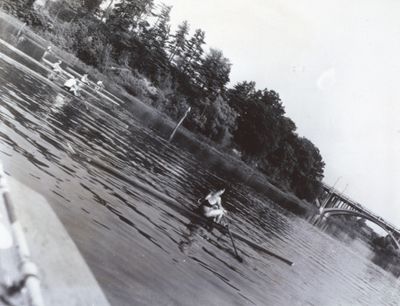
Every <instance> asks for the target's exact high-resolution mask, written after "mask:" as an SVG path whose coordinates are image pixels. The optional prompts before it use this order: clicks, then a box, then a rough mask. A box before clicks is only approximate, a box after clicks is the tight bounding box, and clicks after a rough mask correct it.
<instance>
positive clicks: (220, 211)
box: [199, 189, 226, 223]
mask: <svg viewBox="0 0 400 306" xmlns="http://www.w3.org/2000/svg"><path fill="white" fill-rule="evenodd" d="M224 192H225V189H221V190H218V191H215V192H210V193H209V194H208V195H207V196H206V197H205V198H204V199H203V200H202V201H201V205H200V207H199V208H200V212H201V213H202V214H203V216H204V217H206V218H212V219H213V221H214V222H216V223H220V222H221V219H222V217H223V216H224V215H225V214H226V210H225V209H224V208H223V207H222V203H221V202H222V201H221V195H222V194H223V193H224Z"/></svg>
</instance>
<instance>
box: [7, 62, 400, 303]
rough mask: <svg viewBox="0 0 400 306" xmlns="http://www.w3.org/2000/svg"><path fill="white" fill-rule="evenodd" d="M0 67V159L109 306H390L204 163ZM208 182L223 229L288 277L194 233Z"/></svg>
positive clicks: (286, 217) (392, 299)
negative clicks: (37, 202) (34, 193)
mask: <svg viewBox="0 0 400 306" xmlns="http://www.w3.org/2000/svg"><path fill="white" fill-rule="evenodd" d="M0 66H1V67H2V69H1V71H0V82H1V84H2V86H1V87H0V99H1V104H0V120H1V126H0V158H1V160H2V161H3V162H4V164H5V168H6V170H7V172H8V173H10V174H11V175H13V176H15V177H16V178H18V179H19V180H21V181H22V182H24V183H26V184H28V185H30V186H32V187H33V188H34V189H36V190H38V191H40V192H41V193H43V194H44V195H45V196H46V197H47V198H48V200H49V202H50V203H51V204H52V206H53V208H54V209H55V211H56V213H57V214H58V216H59V217H60V219H61V221H62V222H63V223H64V225H65V226H66V228H67V230H68V231H69V233H70V235H71V237H72V238H73V239H74V241H75V242H76V244H77V246H78V247H79V249H80V250H81V252H82V254H83V255H84V257H85V259H86V260H87V262H88V264H89V266H90V267H91V269H92V271H93V272H94V274H95V276H96V277H97V279H98V281H99V283H100V285H101V286H102V287H103V288H104V290H105V293H106V295H107V297H108V298H109V299H110V301H111V303H112V304H113V305H398V301H399V300H400V293H399V292H400V291H399V290H398V289H399V282H398V280H396V279H395V278H393V277H392V276H391V275H390V274H388V273H386V272H384V271H383V270H381V269H380V268H378V267H376V266H375V265H374V264H372V263H371V262H370V261H368V260H367V259H366V258H364V257H362V256H360V255H359V254H358V253H357V252H355V251H353V250H351V249H349V248H347V247H345V246H344V245H342V244H340V243H338V242H337V241H336V240H334V239H332V238H330V237H329V236H327V235H325V234H323V233H321V232H319V231H317V230H316V229H315V228H313V227H312V226H310V225H309V224H308V223H307V222H305V221H303V220H300V219H298V218H297V217H295V216H294V215H292V214H290V213H288V212H286V211H284V210H282V209H281V208H279V207H278V206H276V205H274V204H273V203H272V202H271V201H270V200H269V199H266V198H264V197H262V196H261V195H259V194H256V193H255V192H253V191H252V190H251V189H249V188H248V187H246V186H245V185H244V184H241V183H240V182H238V181H236V180H235V178H232V177H227V176H226V175H225V174H224V173H223V171H218V169H216V171H214V172H211V171H208V169H207V161H197V160H194V158H193V156H191V154H189V153H188V152H186V151H185V150H182V149H179V148H176V147H174V146H173V145H171V144H169V143H167V142H165V141H164V140H163V139H161V138H159V137H158V136H157V135H155V134H153V133H152V132H151V131H149V130H147V129H144V128H143V127H141V126H140V125H139V124H137V123H136V122H135V121H127V120H126V118H124V120H121V119H120V118H119V116H120V115H119V114H117V113H115V112H112V111H110V110H106V109H105V108H104V105H103V106H102V102H101V101H98V100H96V99H95V98H93V97H92V98H90V99H89V98H88V99H87V100H85V101H82V100H81V99H77V98H72V97H70V95H67V94H65V93H64V91H63V90H62V89H58V90H57V89H56V88H55V87H51V86H49V84H48V83H45V82H44V81H43V80H41V79H38V78H35V77H33V76H32V75H30V74H29V73H26V72H24V71H20V70H18V69H16V67H14V66H12V65H11V64H9V63H7V62H5V61H2V62H1V65H0ZM69 145H71V146H72V147H73V148H74V149H75V150H78V151H81V152H85V154H86V155H87V156H89V157H96V158H98V159H100V160H102V161H103V162H104V163H106V164H107V165H108V166H110V167H113V169H116V170H118V171H121V172H122V173H124V174H125V175H127V176H129V177H132V178H134V179H135V180H138V181H139V182H140V183H141V184H144V185H145V186H148V188H146V190H144V189H142V188H139V185H138V186H135V185H132V184H129V183H127V182H126V181H124V180H121V179H120V178H118V177H117V176H114V175H112V174H110V173H108V172H106V171H104V170H103V169H101V168H99V167H96V166H95V165H93V164H91V163H88V162H86V161H85V159H82V158H80V157H79V156H75V155H73V154H71V149H70V148H69ZM220 185H225V186H229V188H227V191H226V192H225V194H224V196H223V200H224V204H225V207H226V208H227V210H228V211H229V212H230V218H231V222H232V227H233V228H234V229H235V231H237V232H238V233H240V234H242V235H244V236H246V237H249V238H250V239H251V240H252V241H253V242H255V243H258V244H260V245H262V246H263V247H265V248H267V249H269V250H271V251H273V252H275V253H278V254H282V256H284V257H287V258H289V259H290V260H293V261H294V262H295V263H296V265H295V266H294V267H293V268H289V267H288V266H286V265H284V264H282V263H281V262H279V261H278V260H276V259H274V258H271V257H269V256H268V255H266V254H261V253H259V252H258V251H257V250H254V249H252V248H251V247H249V246H248V245H246V244H245V243H243V242H241V241H235V243H236V244H237V248H238V249H239V252H240V254H241V256H243V258H244V263H242V264H240V263H238V261H237V260H236V259H235V257H234V254H233V250H232V245H231V244H230V241H229V240H228V238H227V237H226V236H221V233H219V232H218V231H217V230H212V231H207V230H206V229H205V228H204V226H200V225H199V224H196V220H193V219H192V214H190V213H188V211H189V210H193V209H195V207H196V205H197V204H196V199H197V198H199V197H200V196H202V195H204V194H206V193H207V192H208V191H209V190H211V189H214V188H215V187H216V186H220ZM158 194H162V195H165V196H166V197H168V198H172V199H174V203H175V204H174V203H172V202H167V201H164V200H162V198H161V197H159V196H157V195H158Z"/></svg>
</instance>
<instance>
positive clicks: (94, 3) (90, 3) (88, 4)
mask: <svg viewBox="0 0 400 306" xmlns="http://www.w3.org/2000/svg"><path fill="white" fill-rule="evenodd" d="M101 2H103V0H83V7H84V8H85V9H86V10H88V11H89V12H94V11H96V10H98V9H99V7H100V4H101Z"/></svg>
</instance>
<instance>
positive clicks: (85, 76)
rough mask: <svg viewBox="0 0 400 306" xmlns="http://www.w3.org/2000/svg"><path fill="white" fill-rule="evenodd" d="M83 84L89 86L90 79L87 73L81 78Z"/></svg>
mask: <svg viewBox="0 0 400 306" xmlns="http://www.w3.org/2000/svg"><path fill="white" fill-rule="evenodd" d="M81 82H82V83H83V84H89V79H88V75H87V73H85V74H84V75H83V76H82V77H81Z"/></svg>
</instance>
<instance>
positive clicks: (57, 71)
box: [49, 61, 62, 80]
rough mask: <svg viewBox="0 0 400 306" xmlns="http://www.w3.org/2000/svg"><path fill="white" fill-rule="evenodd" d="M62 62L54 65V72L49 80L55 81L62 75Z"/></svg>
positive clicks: (52, 71)
mask: <svg viewBox="0 0 400 306" xmlns="http://www.w3.org/2000/svg"><path fill="white" fill-rule="evenodd" d="M61 64H62V61H58V62H57V63H55V64H53V65H52V70H51V73H50V75H49V80H54V79H56V78H58V77H59V76H60V74H61V73H62V68H61Z"/></svg>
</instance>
